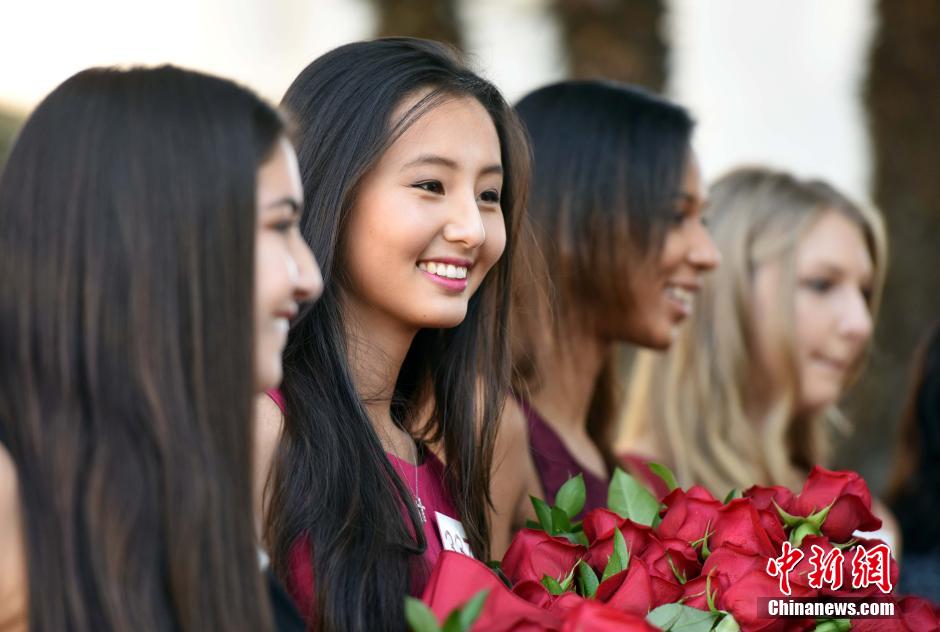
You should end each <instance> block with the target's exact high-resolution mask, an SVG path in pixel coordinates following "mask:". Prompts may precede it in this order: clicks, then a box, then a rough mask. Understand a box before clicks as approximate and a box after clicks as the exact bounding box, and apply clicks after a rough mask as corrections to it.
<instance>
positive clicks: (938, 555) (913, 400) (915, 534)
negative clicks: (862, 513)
mask: <svg viewBox="0 0 940 632" xmlns="http://www.w3.org/2000/svg"><path fill="white" fill-rule="evenodd" d="M938 455H940V321H938V322H936V323H934V325H933V327H932V328H931V330H930V332H929V333H928V336H927V337H926V338H925V339H924V342H923V344H922V345H921V346H920V349H919V351H918V353H917V357H916V359H915V361H914V366H913V371H912V375H911V384H910V388H909V391H908V395H907V403H906V405H905V408H904V415H903V417H902V418H901V423H900V441H899V442H898V446H897V449H896V457H895V465H894V475H893V477H892V481H891V487H890V490H889V492H888V499H889V504H890V506H891V509H892V510H894V512H895V514H896V515H897V517H898V522H899V523H900V527H901V534H902V536H903V538H904V554H903V557H902V559H901V569H902V572H901V588H900V590H901V591H903V593H904V594H914V595H920V596H922V597H926V598H928V599H931V600H933V601H935V602H937V601H940V462H938Z"/></svg>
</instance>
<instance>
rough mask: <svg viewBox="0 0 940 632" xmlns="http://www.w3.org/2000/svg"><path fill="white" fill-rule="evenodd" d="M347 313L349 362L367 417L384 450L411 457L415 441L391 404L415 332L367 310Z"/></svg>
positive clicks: (354, 310) (401, 456)
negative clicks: (404, 429)
mask: <svg viewBox="0 0 940 632" xmlns="http://www.w3.org/2000/svg"><path fill="white" fill-rule="evenodd" d="M347 314H348V316H349V320H348V324H347V328H346V340H347V345H346V346H347V353H348V359H349V366H350V370H351V371H352V377H353V380H354V381H355V384H356V390H357V391H358V392H359V396H360V398H361V399H362V402H363V405H364V406H365V409H366V413H367V414H368V416H369V421H371V422H372V427H373V428H374V429H375V432H376V434H377V435H378V436H379V439H380V440H381V441H382V445H383V447H384V448H385V450H386V451H387V452H390V453H392V454H394V455H395V456H398V457H399V458H402V459H404V460H406V461H412V460H413V459H415V458H416V455H415V451H416V450H415V445H414V441H413V440H412V438H411V436H410V435H408V433H407V432H404V431H403V430H402V429H401V428H400V427H399V426H398V424H397V423H395V421H394V420H393V419H392V412H391V406H392V398H393V396H394V394H395V383H396V382H397V381H398V374H399V372H400V371H401V367H402V364H403V363H404V361H405V356H406V355H407V354H408V349H409V348H410V347H411V343H412V341H413V340H414V337H415V335H416V334H417V333H418V332H417V330H416V329H414V328H411V327H407V326H404V325H402V324H401V323H399V322H395V321H393V320H392V319H390V318H388V317H387V316H385V315H382V314H375V313H374V312H371V311H370V310H365V309H348V310H347Z"/></svg>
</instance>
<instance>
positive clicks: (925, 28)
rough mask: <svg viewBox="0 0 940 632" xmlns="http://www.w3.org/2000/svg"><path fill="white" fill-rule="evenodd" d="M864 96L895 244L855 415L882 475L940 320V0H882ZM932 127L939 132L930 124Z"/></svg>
mask: <svg viewBox="0 0 940 632" xmlns="http://www.w3.org/2000/svg"><path fill="white" fill-rule="evenodd" d="M878 25H879V26H878V31H877V34H876V38H875V41H874V42H873V46H872V52H871V58H870V66H869V75H868V83H867V86H866V89H865V102H866V105H867V107H868V120H869V125H870V130H871V137H872V142H873V151H874V155H873V162H874V165H873V166H874V170H873V185H874V189H873V190H874V197H875V202H876V204H877V205H878V206H879V207H880V208H881V210H882V212H883V213H884V214H885V217H886V220H887V224H888V235H889V238H890V242H891V260H890V269H889V271H888V282H887V286H886V289H885V295H884V302H883V303H882V310H881V316H880V322H879V326H878V331H877V335H876V349H875V353H874V357H873V358H872V362H871V365H870V367H869V370H868V372H867V375H866V377H865V379H864V381H863V382H862V383H861V384H860V385H859V387H858V388H856V389H855V392H854V394H853V396H852V400H851V402H850V406H849V412H850V414H851V415H852V418H853V419H854V421H855V424H856V432H855V433H854V438H853V439H852V440H851V442H850V444H849V446H848V449H849V450H851V453H852V454H860V455H864V454H870V455H871V462H870V463H868V464H867V466H866V468H864V469H869V470H870V471H871V474H869V476H872V477H873V478H875V479H876V480H877V479H878V478H882V474H883V473H884V470H885V468H886V467H887V465H888V462H889V460H890V458H891V457H892V456H893V455H892V454H891V453H890V449H889V448H888V446H893V445H894V437H895V428H896V424H895V421H896V420H897V418H898V416H899V407H900V406H901V404H902V401H901V400H902V396H903V391H904V389H905V387H906V384H907V377H908V371H909V366H910V362H911V359H912V354H913V351H914V348H915V346H916V344H917V341H918V339H919V338H920V337H921V336H922V335H923V333H924V332H925V330H926V329H927V327H928V326H929V325H930V323H932V322H933V321H934V320H935V319H937V318H938V317H940V135H938V132H937V130H938V129H940V4H938V3H936V2H896V1H894V0H880V1H879V3H878ZM931 130H933V131H931Z"/></svg>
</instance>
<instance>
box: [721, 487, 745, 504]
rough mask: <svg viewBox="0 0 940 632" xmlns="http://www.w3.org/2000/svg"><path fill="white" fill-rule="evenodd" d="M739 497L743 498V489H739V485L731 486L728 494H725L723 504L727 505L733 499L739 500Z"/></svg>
mask: <svg viewBox="0 0 940 632" xmlns="http://www.w3.org/2000/svg"><path fill="white" fill-rule="evenodd" d="M738 498H742V496H741V490H740V489H738V488H737V487H732V488H731V491H729V492H728V495H727V496H725V500H724V502H723V503H722V504H725V505H727V504H728V503H730V502H731V501H732V500H737V499H738Z"/></svg>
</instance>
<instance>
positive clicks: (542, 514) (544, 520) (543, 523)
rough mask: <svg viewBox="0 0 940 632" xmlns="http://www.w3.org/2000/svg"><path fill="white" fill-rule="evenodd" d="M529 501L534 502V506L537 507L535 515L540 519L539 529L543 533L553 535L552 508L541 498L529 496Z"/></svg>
mask: <svg viewBox="0 0 940 632" xmlns="http://www.w3.org/2000/svg"><path fill="white" fill-rule="evenodd" d="M529 499H530V500H531V501H532V506H533V507H535V515H536V516H538V517H539V527H541V529H542V531H544V532H545V533H547V534H549V535H551V534H552V508H551V507H549V506H548V503H546V502H545V501H544V500H542V499H541V498H536V497H535V496H529Z"/></svg>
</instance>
